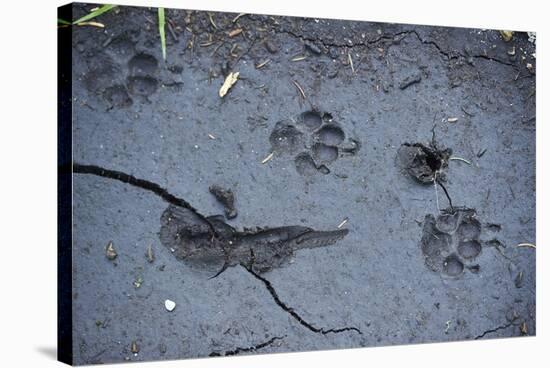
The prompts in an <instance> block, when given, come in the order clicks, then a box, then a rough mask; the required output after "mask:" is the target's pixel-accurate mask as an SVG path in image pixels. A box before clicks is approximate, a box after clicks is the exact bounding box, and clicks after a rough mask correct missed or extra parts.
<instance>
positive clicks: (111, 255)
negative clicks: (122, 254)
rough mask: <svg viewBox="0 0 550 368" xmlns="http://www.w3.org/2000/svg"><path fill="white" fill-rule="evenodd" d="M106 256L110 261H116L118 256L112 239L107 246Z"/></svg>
mask: <svg viewBox="0 0 550 368" xmlns="http://www.w3.org/2000/svg"><path fill="white" fill-rule="evenodd" d="M105 256H106V257H107V259H108V260H109V261H114V260H115V258H116V257H117V256H118V254H117V252H116V250H115V246H114V245H113V242H112V241H110V242H109V243H108V244H107V246H106V247H105Z"/></svg>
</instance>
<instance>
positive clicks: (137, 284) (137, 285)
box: [133, 276, 143, 289]
mask: <svg viewBox="0 0 550 368" xmlns="http://www.w3.org/2000/svg"><path fill="white" fill-rule="evenodd" d="M133 284H134V287H135V288H136V289H139V288H140V287H141V284H143V278H142V277H141V276H138V277H136V279H135V280H134V283H133Z"/></svg>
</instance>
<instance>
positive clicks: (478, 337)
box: [474, 322, 514, 340]
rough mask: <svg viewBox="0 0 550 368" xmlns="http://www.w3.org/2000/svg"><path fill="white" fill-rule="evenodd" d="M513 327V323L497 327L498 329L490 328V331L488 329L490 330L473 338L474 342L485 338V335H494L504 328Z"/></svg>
mask: <svg viewBox="0 0 550 368" xmlns="http://www.w3.org/2000/svg"><path fill="white" fill-rule="evenodd" d="M513 325H514V323H513V322H508V323H507V324H505V325H502V326H498V327H496V328H492V329H490V330H486V331H484V332H483V333H482V334H481V335H477V336H476V337H474V340H479V339H482V338H483V337H485V335H487V334H490V333H495V332H497V331H500V330H504V329H506V328H508V327H511V326H513Z"/></svg>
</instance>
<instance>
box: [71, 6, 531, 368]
mask: <svg viewBox="0 0 550 368" xmlns="http://www.w3.org/2000/svg"><path fill="white" fill-rule="evenodd" d="M92 7H93V6H88V5H75V18H76V17H79V16H81V15H83V14H85V13H86V12H87V11H89V9H90V8H92ZM166 15H167V19H168V20H167V23H168V24H169V26H167V35H166V37H167V59H166V61H165V60H163V58H162V52H161V48H160V41H159V39H158V33H157V25H156V9H149V8H127V7H121V8H119V9H118V10H117V11H111V12H109V13H105V14H103V15H101V16H100V17H98V18H97V20H98V21H100V22H102V23H103V24H105V28H97V27H92V26H82V27H74V34H73V49H72V53H73V94H74V96H73V101H74V103H73V119H74V120H73V142H74V150H73V156H74V161H75V162H76V163H78V164H77V165H75V168H74V171H75V173H74V176H73V180H74V186H73V199H74V214H73V218H74V235H73V237H74V249H73V252H74V256H73V259H74V269H73V271H74V273H73V278H74V292H73V303H74V304H73V316H74V346H75V348H74V354H75V361H76V363H79V364H90V363H108V362H121V361H141V360H153V359H181V358H194V357H206V356H223V355H235V354H247V353H248V354H249V353H270V352H289V351H308V350H319V349H341V348H353V347H371V346H381V345H395V344H412V343H426V342H441V341H457V340H472V339H487V338H498V337H513V336H521V335H535V334H536V330H535V321H536V319H535V305H536V304H535V249H533V248H532V247H525V246H522V247H518V246H517V245H518V244H520V243H535V98H534V95H535V70H536V59H534V58H533V56H532V55H531V54H533V53H534V52H535V49H534V45H533V44H532V43H530V42H529V41H528V37H527V35H526V34H524V33H515V34H514V37H513V39H512V40H511V41H509V42H505V41H504V40H503V39H502V37H501V35H500V34H499V32H498V31H491V30H473V29H458V28H441V27H435V28H434V27H423V26H414V25H396V24H381V23H367V22H347V21H337V20H325V19H305V18H292V17H271V16H259V15H242V16H240V17H237V16H238V15H237V14H230V13H215V12H212V13H210V15H209V14H208V13H206V12H187V11H185V10H168V9H167V10H166ZM235 18H237V19H235ZM168 28H170V29H168ZM236 29H241V31H240V32H236V31H235V30H236ZM512 50H513V51H514V52H513V53H512ZM528 64H529V67H528ZM230 72H239V79H238V80H237V82H236V83H235V84H234V85H233V86H232V88H231V89H230V90H229V92H228V93H227V95H225V97H223V98H220V96H219V94H218V91H219V89H220V87H221V86H222V84H223V82H224V79H225V77H226V76H227V75H228V74H229V73H230ZM237 214H238V215H237ZM109 244H111V247H108V245H109ZM106 247H107V248H108V249H107V248H106ZM115 254H116V256H115ZM220 271H221V272H220ZM214 276H215V277H214ZM166 300H170V301H173V302H175V308H174V309H173V310H172V311H168V310H167V307H166V305H165V302H166Z"/></svg>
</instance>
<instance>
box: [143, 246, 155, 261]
mask: <svg viewBox="0 0 550 368" xmlns="http://www.w3.org/2000/svg"><path fill="white" fill-rule="evenodd" d="M145 258H147V262H149V263H153V261H154V260H155V253H154V252H153V244H152V243H151V244H149V246H148V247H147V251H146V252H145Z"/></svg>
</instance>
